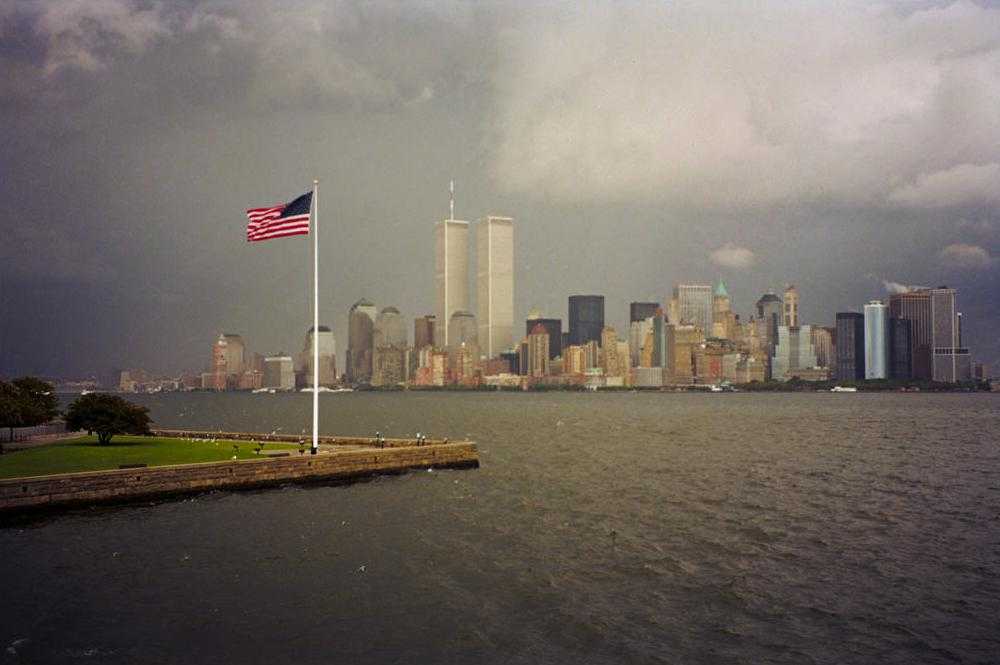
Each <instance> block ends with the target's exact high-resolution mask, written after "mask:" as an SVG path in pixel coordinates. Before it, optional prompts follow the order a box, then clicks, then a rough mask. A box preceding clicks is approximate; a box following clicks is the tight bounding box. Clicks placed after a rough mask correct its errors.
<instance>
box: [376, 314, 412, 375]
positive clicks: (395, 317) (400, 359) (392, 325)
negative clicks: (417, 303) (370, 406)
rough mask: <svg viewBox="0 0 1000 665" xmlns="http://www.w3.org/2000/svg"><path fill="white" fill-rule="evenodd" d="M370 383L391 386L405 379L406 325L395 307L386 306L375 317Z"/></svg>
mask: <svg viewBox="0 0 1000 665" xmlns="http://www.w3.org/2000/svg"><path fill="white" fill-rule="evenodd" d="M373 339H374V350H373V355H372V385H373V386H393V385H396V384H398V383H401V382H402V381H403V380H405V379H406V365H405V358H406V326H405V325H404V324H403V317H402V315H401V314H400V313H399V310H398V309H396V308H395V307H386V308H384V309H383V310H382V311H381V312H379V313H378V317H376V319H375V333H374V335H373Z"/></svg>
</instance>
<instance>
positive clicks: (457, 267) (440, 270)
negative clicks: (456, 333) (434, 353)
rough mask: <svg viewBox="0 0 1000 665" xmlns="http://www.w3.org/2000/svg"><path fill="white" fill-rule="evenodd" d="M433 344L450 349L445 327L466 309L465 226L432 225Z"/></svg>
mask: <svg viewBox="0 0 1000 665" xmlns="http://www.w3.org/2000/svg"><path fill="white" fill-rule="evenodd" d="M434 291H435V312H434V313H435V325H436V329H435V330H434V343H435V344H436V345H437V346H438V347H441V348H448V347H450V346H451V345H452V342H451V338H450V337H449V330H448V328H449V323H450V322H451V317H452V315H453V314H454V313H455V312H466V311H468V309H469V223H468V222H463V221H459V220H457V219H445V220H442V221H440V222H438V223H437V224H435V225H434Z"/></svg>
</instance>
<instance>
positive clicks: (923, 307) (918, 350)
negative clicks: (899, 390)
mask: <svg viewBox="0 0 1000 665" xmlns="http://www.w3.org/2000/svg"><path fill="white" fill-rule="evenodd" d="M889 316H890V317H892V318H894V319H904V320H906V321H909V322H910V370H911V375H912V377H913V378H914V379H919V380H921V381H930V380H931V378H932V376H933V371H932V357H933V350H932V340H931V335H932V328H933V326H932V324H931V292H930V290H929V289H914V290H912V291H907V292H906V293H893V294H892V295H890V296H889Z"/></svg>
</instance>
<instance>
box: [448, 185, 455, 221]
mask: <svg viewBox="0 0 1000 665" xmlns="http://www.w3.org/2000/svg"><path fill="white" fill-rule="evenodd" d="M448 192H449V194H450V197H449V199H448V207H449V208H450V216H449V218H448V219H449V220H451V221H452V222H454V221H455V181H454V180H452V181H450V182H449V183H448Z"/></svg>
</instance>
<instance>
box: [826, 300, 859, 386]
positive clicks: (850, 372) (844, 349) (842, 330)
mask: <svg viewBox="0 0 1000 665" xmlns="http://www.w3.org/2000/svg"><path fill="white" fill-rule="evenodd" d="M835 341H836V349H837V350H836V353H835V354H834V355H835V356H836V361H837V371H836V373H835V374H834V376H836V378H837V380H838V381H860V380H861V379H863V378H865V317H864V315H863V314H860V313H858V312H837V334H836V340H835Z"/></svg>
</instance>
